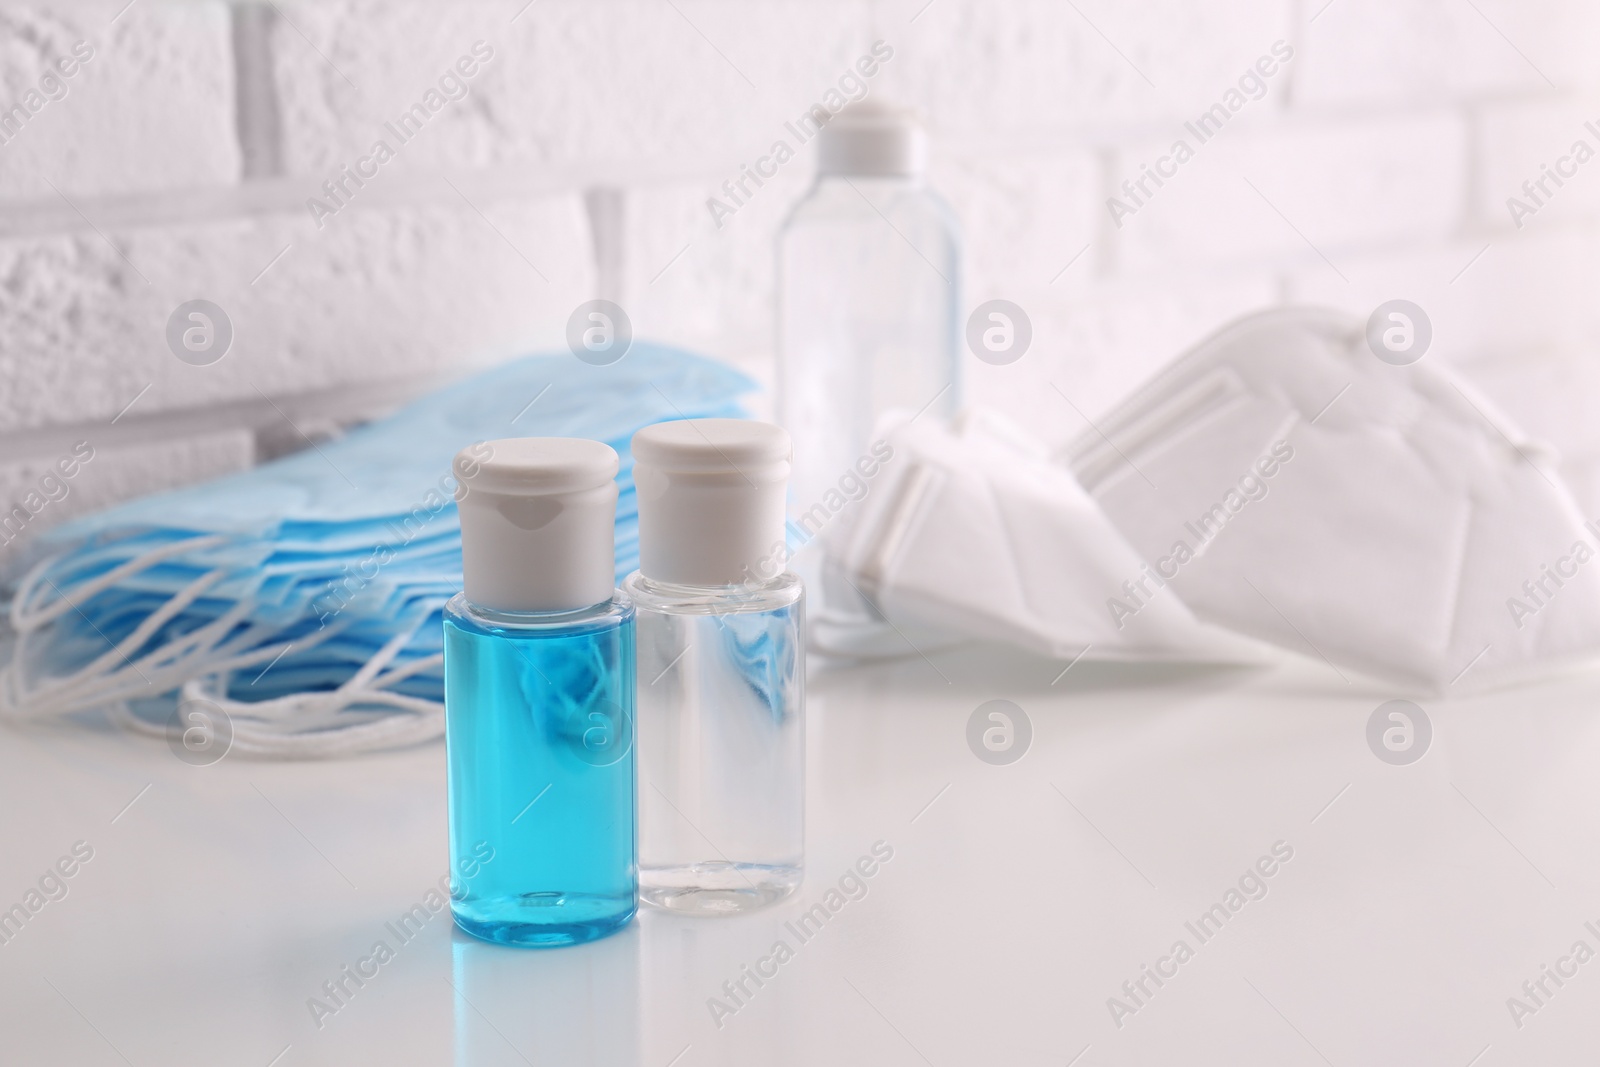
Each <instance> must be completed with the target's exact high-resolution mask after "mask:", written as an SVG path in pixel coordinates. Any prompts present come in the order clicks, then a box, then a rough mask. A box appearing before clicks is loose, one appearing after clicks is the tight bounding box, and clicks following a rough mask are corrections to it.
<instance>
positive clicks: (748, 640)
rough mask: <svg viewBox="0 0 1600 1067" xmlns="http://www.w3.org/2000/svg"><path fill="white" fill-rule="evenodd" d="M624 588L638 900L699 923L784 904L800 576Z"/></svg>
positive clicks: (800, 776)
mask: <svg viewBox="0 0 1600 1067" xmlns="http://www.w3.org/2000/svg"><path fill="white" fill-rule="evenodd" d="M623 588H624V589H625V590H626V592H627V594H628V596H629V597H630V598H632V599H633V601H634V603H635V605H636V607H637V610H638V627H639V632H638V640H639V646H638V647H639V694H638V696H639V717H638V728H639V744H638V751H639V895H640V896H641V897H642V898H643V899H644V900H646V901H648V902H649V903H651V904H654V905H657V906H658V907H663V908H667V909H670V910H673V911H679V912H687V913H692V914H701V915H707V914H719V913H724V912H734V911H743V910H747V909H750V908H755V907H760V906H762V905H764V904H770V903H772V902H773V901H776V900H780V899H782V898H783V897H785V896H788V895H789V894H790V893H792V892H794V890H795V888H796V887H798V886H799V884H800V881H801V878H802V877H803V870H804V857H805V644H804V599H803V589H802V586H801V584H800V581H799V579H798V578H796V577H795V576H794V575H793V574H783V575H780V576H779V577H778V578H776V579H774V580H773V581H772V582H769V583H766V584H765V585H761V586H757V587H752V588H743V587H736V588H732V589H720V590H718V589H688V588H683V587H674V586H666V585H661V584H658V583H654V582H651V581H649V580H648V579H646V578H644V577H643V576H641V575H639V574H634V575H632V576H630V577H629V578H628V580H627V581H626V582H624V583H623Z"/></svg>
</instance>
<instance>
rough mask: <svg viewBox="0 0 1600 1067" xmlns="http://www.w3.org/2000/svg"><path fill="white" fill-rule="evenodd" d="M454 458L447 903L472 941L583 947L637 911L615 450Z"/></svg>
mask: <svg viewBox="0 0 1600 1067" xmlns="http://www.w3.org/2000/svg"><path fill="white" fill-rule="evenodd" d="M488 452H489V458H488V459H486V460H485V459H482V458H481V452H478V451H474V450H472V449H469V450H466V451H463V452H462V453H461V454H460V455H458V456H457V457H456V463H455V472H456V479H457V483H458V488H457V491H456V500H457V503H458V505H459V507H460V512H461V548H462V573H463V577H464V586H465V589H464V591H463V592H462V593H460V594H458V595H457V596H455V597H454V598H452V599H451V601H450V602H449V603H448V604H447V605H446V606H445V611H444V682H445V745H446V759H447V769H448V787H449V802H450V818H449V821H450V870H451V876H452V879H453V885H452V891H451V901H450V907H451V911H452V913H453V914H454V916H455V921H456V924H457V925H458V926H460V927H461V929H463V930H465V931H466V932H467V933H469V934H473V935H475V936H477V937H480V938H483V939H484V940H487V941H495V942H500V943H502V944H512V945H527V946H553V945H570V944H577V943H580V942H584V941H592V940H594V939H596V938H599V937H604V936H605V935H606V934H609V933H613V932H614V931H616V930H620V929H621V928H622V927H624V926H626V925H627V923H628V921H629V920H630V919H631V918H632V917H633V914H634V911H635V910H636V908H637V901H638V866H637V855H638V853H637V834H636V798H635V785H634V775H635V763H634V747H633V742H634V683H635V671H634V609H633V605H632V604H630V603H629V602H628V600H627V599H626V598H625V597H623V596H622V595H621V594H620V592H618V591H617V590H615V589H614V588H613V581H614V578H615V563H614V562H613V551H614V548H613V546H614V541H615V536H616V535H615V521H616V506H617V486H616V483H615V482H614V481H613V479H614V478H615V476H616V473H617V467H618V461H617V454H616V452H614V451H612V449H611V448H610V447H608V446H607V445H604V444H601V443H599V442H596V441H580V440H572V439H567V438H549V437H547V438H519V439H511V440H502V441H492V442H489V445H488Z"/></svg>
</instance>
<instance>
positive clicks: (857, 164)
mask: <svg viewBox="0 0 1600 1067" xmlns="http://www.w3.org/2000/svg"><path fill="white" fill-rule="evenodd" d="M927 165H928V136H927V134H926V133H925V132H924V131H923V129H922V125H921V123H919V122H918V121H917V120H916V116H915V115H913V114H912V113H911V112H910V111H906V110H903V109H900V108H895V107H889V106H888V105H885V104H879V103H876V102H874V101H869V100H863V101H862V102H861V103H859V104H852V105H851V106H850V107H847V108H845V109H844V110H843V111H841V112H839V113H838V114H837V115H835V116H833V117H832V118H831V119H829V120H828V121H827V122H826V123H824V124H823V127H822V132H821V133H820V134H818V135H817V172H818V173H819V174H835V175H844V176H846V177H891V176H909V175H915V174H921V173H922V172H923V171H924V170H925V169H926V168H927Z"/></svg>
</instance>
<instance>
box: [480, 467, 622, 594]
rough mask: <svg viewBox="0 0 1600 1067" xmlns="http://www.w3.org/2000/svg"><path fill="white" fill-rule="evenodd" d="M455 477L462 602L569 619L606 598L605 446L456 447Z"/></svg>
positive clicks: (608, 511) (609, 573)
mask: <svg viewBox="0 0 1600 1067" xmlns="http://www.w3.org/2000/svg"><path fill="white" fill-rule="evenodd" d="M485 452H487V458H485V456H484V453H485ZM454 469H455V475H456V481H457V485H456V504H457V506H458V507H459V508H460V510H461V569H462V573H463V577H464V580H465V581H464V584H465V587H466V588H465V592H466V594H467V599H468V600H469V601H471V602H472V603H473V604H476V605H479V606H480V607H486V608H491V609H494V610H496V611H571V610H574V609H577V608H586V607H588V606H590V605H591V604H599V603H602V602H603V601H606V600H610V599H611V594H612V590H613V589H614V587H615V585H616V558H615V557H616V536H617V535H616V520H617V483H616V482H615V481H614V480H613V479H614V478H616V475H617V453H616V452H615V451H613V450H612V448H611V446H610V445H606V444H602V443H601V442H599V441H584V440H580V439H578V438H572V437H511V438H505V439H503V440H499V441H489V442H487V444H484V445H474V446H472V447H470V448H465V449H463V450H462V451H461V452H460V453H459V454H457V456H456V459H455V463H454Z"/></svg>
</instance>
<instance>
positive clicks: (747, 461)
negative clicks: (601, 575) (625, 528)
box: [633, 419, 792, 586]
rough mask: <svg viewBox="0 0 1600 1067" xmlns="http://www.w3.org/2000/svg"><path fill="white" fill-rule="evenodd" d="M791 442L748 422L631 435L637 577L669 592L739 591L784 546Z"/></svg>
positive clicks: (692, 424)
mask: <svg viewBox="0 0 1600 1067" xmlns="http://www.w3.org/2000/svg"><path fill="white" fill-rule="evenodd" d="M791 456H792V449H791V446H790V444H789V434H788V432H787V431H785V430H783V429H781V428H780V427H777V426H774V425H772V424H771V423H769V422H753V421H750V420H748V419H684V420H682V421H679V422H658V423H656V424H655V425H654V426H646V427H645V428H644V429H642V430H640V431H639V432H638V433H636V434H634V435H633V461H634V467H633V484H634V486H635V488H636V489H637V490H638V494H639V571H640V573H641V574H643V575H644V576H645V577H646V578H649V579H651V580H653V581H657V582H665V583H668V584H670V585H692V586H723V585H735V584H737V583H739V582H743V581H745V580H747V579H748V578H750V577H751V576H752V575H760V574H762V573H764V571H763V567H762V561H763V560H764V559H766V558H767V557H769V556H771V555H772V552H773V549H774V548H775V547H777V546H779V545H781V544H782V543H783V540H784V521H785V517H784V494H785V491H786V489H787V488H788V483H789V464H790V459H791Z"/></svg>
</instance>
